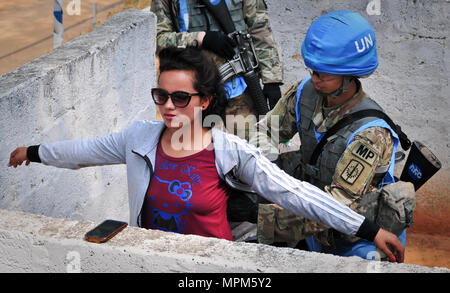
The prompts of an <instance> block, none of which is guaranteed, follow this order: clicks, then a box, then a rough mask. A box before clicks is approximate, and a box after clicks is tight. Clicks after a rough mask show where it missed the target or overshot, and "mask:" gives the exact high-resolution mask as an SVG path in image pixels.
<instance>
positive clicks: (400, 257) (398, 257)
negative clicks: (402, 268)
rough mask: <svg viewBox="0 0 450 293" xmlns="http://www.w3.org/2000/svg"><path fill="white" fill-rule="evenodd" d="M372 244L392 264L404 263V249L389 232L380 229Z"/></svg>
mask: <svg viewBox="0 0 450 293" xmlns="http://www.w3.org/2000/svg"><path fill="white" fill-rule="evenodd" d="M374 243H375V245H376V246H377V247H378V248H379V249H381V251H383V252H384V253H385V254H386V256H387V257H389V259H390V260H391V261H392V262H399V263H401V262H403V261H404V257H405V247H404V246H403V245H402V243H401V242H400V240H398V238H397V236H395V235H394V234H392V233H391V232H388V231H386V230H383V229H380V230H379V231H378V233H377V235H376V236H375V239H374ZM391 249H392V250H393V251H392V250H391Z"/></svg>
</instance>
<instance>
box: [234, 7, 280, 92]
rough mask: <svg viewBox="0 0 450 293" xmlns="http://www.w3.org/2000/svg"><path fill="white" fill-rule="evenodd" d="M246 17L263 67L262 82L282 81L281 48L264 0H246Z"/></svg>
mask: <svg viewBox="0 0 450 293" xmlns="http://www.w3.org/2000/svg"><path fill="white" fill-rule="evenodd" d="M243 9H244V17H245V22H246V23H247V26H248V32H249V34H250V35H251V36H252V39H253V42H254V45H255V50H256V55H257V56H258V61H259V64H260V68H261V77H262V82H263V83H264V84H266V83H282V82H283V65H282V55H281V50H280V48H279V46H278V45H277V43H276V42H275V39H274V37H273V32H272V28H271V27H270V22H269V13H268V12H267V5H266V3H265V1H264V0H244V8H243Z"/></svg>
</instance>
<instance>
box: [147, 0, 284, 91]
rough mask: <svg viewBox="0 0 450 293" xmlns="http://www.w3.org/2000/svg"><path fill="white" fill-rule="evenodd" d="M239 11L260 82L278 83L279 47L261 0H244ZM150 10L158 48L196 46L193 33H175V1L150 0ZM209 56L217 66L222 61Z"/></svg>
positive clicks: (279, 81) (176, 12)
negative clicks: (173, 20)
mask: <svg viewBox="0 0 450 293" xmlns="http://www.w3.org/2000/svg"><path fill="white" fill-rule="evenodd" d="M243 10H244V11H243V13H244V18H245V21H246V24H247V26H248V33H249V34H250V35H251V36H252V39H253V43H254V45H255V50H256V54H257V57H258V61H259V64H260V70H261V71H260V76H261V79H262V82H263V83H264V84H266V83H282V81H283V65H282V59H281V53H280V52H281V50H280V48H279V46H278V45H277V44H276V42H275V40H274V37H273V33H272V29H271V27H270V22H269V14H268V12H267V5H266V3H265V1H264V0H244V1H243ZM151 11H152V12H153V13H155V14H156V16H157V19H158V24H157V38H156V40H157V48H158V50H159V49H161V48H165V47H168V46H196V45H197V41H196V36H197V32H176V29H175V26H174V24H173V23H172V15H173V17H174V19H178V14H179V1H178V0H154V1H152V5H151ZM211 55H212V57H213V58H214V60H215V61H216V63H217V64H218V65H219V66H220V65H222V64H223V63H224V62H225V59H223V58H221V57H219V56H217V55H215V54H212V53H211Z"/></svg>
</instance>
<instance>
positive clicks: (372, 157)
mask: <svg viewBox="0 0 450 293" xmlns="http://www.w3.org/2000/svg"><path fill="white" fill-rule="evenodd" d="M352 154H353V155H355V156H356V157H358V158H360V159H361V160H363V161H364V162H366V163H367V164H369V165H370V166H372V165H373V164H374V163H375V162H376V161H377V159H378V152H377V151H376V150H375V149H374V148H373V147H372V146H371V145H370V144H369V143H364V142H363V141H358V142H357V143H356V144H355V145H354V146H353V147H352Z"/></svg>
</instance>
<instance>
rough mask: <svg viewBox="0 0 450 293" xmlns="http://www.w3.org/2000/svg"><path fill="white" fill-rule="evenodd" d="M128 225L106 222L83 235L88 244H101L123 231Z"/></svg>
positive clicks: (114, 221) (113, 221)
mask: <svg viewBox="0 0 450 293" xmlns="http://www.w3.org/2000/svg"><path fill="white" fill-rule="evenodd" d="M127 225H128V224H127V223H126V222H120V221H116V220H106V221H104V222H103V223H101V224H100V225H98V226H97V227H95V228H94V229H92V230H91V231H89V232H87V233H86V234H85V235H84V239H86V240H87V241H89V242H95V243H103V242H106V241H108V240H109V239H111V238H112V237H114V235H116V234H117V233H119V232H120V231H122V230H123V229H125V227H126V226H127Z"/></svg>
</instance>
